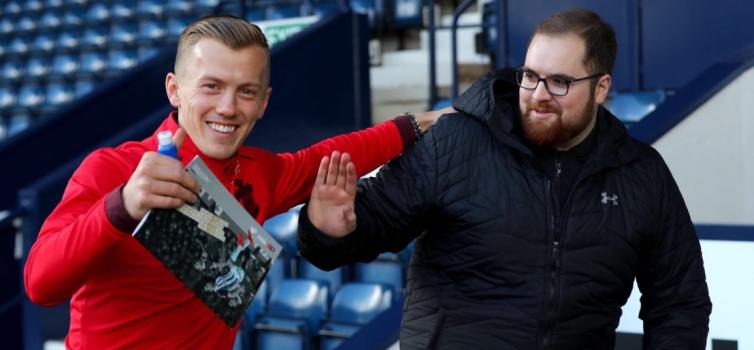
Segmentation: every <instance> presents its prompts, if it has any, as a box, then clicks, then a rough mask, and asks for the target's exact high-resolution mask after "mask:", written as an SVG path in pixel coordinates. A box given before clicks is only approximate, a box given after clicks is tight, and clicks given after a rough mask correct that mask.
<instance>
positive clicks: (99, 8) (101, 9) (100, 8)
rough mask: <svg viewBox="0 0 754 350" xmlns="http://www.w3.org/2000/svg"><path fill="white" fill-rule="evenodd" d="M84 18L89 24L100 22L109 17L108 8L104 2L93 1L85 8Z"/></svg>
mask: <svg viewBox="0 0 754 350" xmlns="http://www.w3.org/2000/svg"><path fill="white" fill-rule="evenodd" d="M85 19H86V21H87V22H89V23H91V24H102V22H104V21H107V20H109V19H110V9H109V8H108V7H107V5H105V4H104V3H101V2H96V3H93V4H91V5H90V6H89V8H88V9H87V10H86V15H85Z"/></svg>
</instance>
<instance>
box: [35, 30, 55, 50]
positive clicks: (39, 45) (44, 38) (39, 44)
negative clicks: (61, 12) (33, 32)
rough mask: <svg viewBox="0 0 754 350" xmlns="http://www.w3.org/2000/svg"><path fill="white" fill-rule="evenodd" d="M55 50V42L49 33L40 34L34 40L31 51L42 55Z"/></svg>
mask: <svg viewBox="0 0 754 350" xmlns="http://www.w3.org/2000/svg"><path fill="white" fill-rule="evenodd" d="M54 49H55V40H53V38H52V36H50V34H47V33H40V34H37V36H36V37H35V38H34V42H33V43H32V44H31V51H32V52H35V53H41V54H49V53H50V52H52V50H54Z"/></svg>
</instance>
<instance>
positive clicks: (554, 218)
mask: <svg viewBox="0 0 754 350" xmlns="http://www.w3.org/2000/svg"><path fill="white" fill-rule="evenodd" d="M562 173H563V167H562V163H561V161H560V154H558V155H557V156H556V158H555V176H554V181H553V185H552V186H550V180H547V186H546V188H547V192H549V193H548V197H549V200H550V207H551V208H552V210H551V211H550V232H551V234H552V236H551V237H552V241H551V243H550V259H549V263H548V266H547V271H548V272H547V276H548V278H547V302H546V308H547V312H546V314H545V329H544V332H543V334H544V336H543V337H542V341H541V348H542V349H546V348H548V347H549V346H550V343H551V342H552V337H553V331H554V328H555V316H556V311H557V304H558V303H557V301H558V294H559V293H558V291H559V276H560V238H561V232H562V231H563V223H562V222H561V221H562V218H563V212H562V210H563V208H560V176H561V174H562ZM548 236H549V235H548Z"/></svg>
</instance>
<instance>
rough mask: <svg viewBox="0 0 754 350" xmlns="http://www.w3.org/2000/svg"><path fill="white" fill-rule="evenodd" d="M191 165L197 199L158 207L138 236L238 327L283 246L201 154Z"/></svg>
mask: <svg viewBox="0 0 754 350" xmlns="http://www.w3.org/2000/svg"><path fill="white" fill-rule="evenodd" d="M186 170H187V171H188V172H189V173H190V174H191V175H192V176H193V177H194V179H196V181H197V182H198V183H199V187H200V191H199V193H198V198H199V199H198V200H197V202H196V203H195V204H193V205H189V204H184V205H182V206H181V207H179V208H177V209H152V210H150V211H149V212H148V213H147V214H146V215H145V216H144V218H143V219H142V220H141V222H140V223H139V225H138V226H137V227H136V230H135V231H134V233H133V236H134V237H135V238H136V239H137V240H138V241H139V242H141V244H143V245H144V246H145V247H146V248H147V249H148V250H149V251H151V252H152V254H153V255H154V256H155V257H157V259H159V260H160V261H161V262H162V263H163V265H165V267H167V268H168V269H169V270H170V271H171V272H173V274H175V276H176V277H178V279H180V280H181V281H182V282H183V283H184V284H185V285H186V287H188V288H189V289H191V290H192V291H193V292H194V293H195V294H196V295H197V296H198V297H199V298H200V299H201V300H202V301H203V302H204V303H205V304H206V305H207V306H208V307H209V308H210V309H212V311H214V312H215V314H217V316H218V317H220V318H221V319H222V320H223V321H225V323H227V324H228V325H229V326H231V327H233V326H235V325H236V323H237V322H238V320H239V319H240V318H241V316H242V315H243V313H244V311H245V310H246V308H247V307H248V306H249V304H250V303H251V301H252V300H253V298H254V295H255V294H256V291H257V289H258V288H259V286H260V285H261V284H262V281H263V280H264V277H265V276H266V275H267V272H268V271H269V270H270V266H271V265H272V263H273V262H274V261H275V259H276V258H277V257H278V255H279V254H280V249H281V246H280V244H279V243H278V242H277V241H275V240H274V239H273V238H272V237H271V236H270V235H269V234H268V233H267V232H266V231H265V230H264V229H263V228H262V226H261V225H259V223H257V222H256V220H254V218H253V217H251V215H250V214H249V213H248V212H246V210H244V209H243V207H242V206H241V205H240V204H239V203H238V202H237V201H236V199H235V198H233V196H231V194H230V192H228V191H227V190H226V189H225V187H223V185H222V183H220V181H219V180H218V179H217V177H215V175H214V174H212V172H211V171H210V170H209V168H207V165H206V164H205V163H204V162H203V161H202V160H201V158H199V157H198V156H197V157H195V158H194V159H193V160H192V161H191V163H189V164H188V166H187V167H186Z"/></svg>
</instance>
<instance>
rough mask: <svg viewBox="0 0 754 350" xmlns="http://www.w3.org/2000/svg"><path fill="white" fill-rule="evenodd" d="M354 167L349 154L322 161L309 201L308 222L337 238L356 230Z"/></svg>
mask: <svg viewBox="0 0 754 350" xmlns="http://www.w3.org/2000/svg"><path fill="white" fill-rule="evenodd" d="M356 180H357V178H356V166H354V164H353V162H351V156H350V155H349V154H348V153H343V155H342V156H341V154H340V153H339V152H337V151H335V152H333V153H332V156H331V157H327V156H325V157H323V158H322V161H321V162H320V163H319V171H318V172H317V179H316V180H315V182H314V188H313V189H312V195H311V198H310V199H309V205H308V207H307V208H308V209H307V213H308V214H309V220H310V221H311V223H312V224H313V225H314V227H316V228H317V229H318V230H320V231H322V232H323V233H325V234H327V235H329V236H332V237H336V238H340V237H344V236H346V235H348V234H349V233H351V232H353V231H354V230H355V229H356V213H355V212H354V202H355V200H356Z"/></svg>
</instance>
